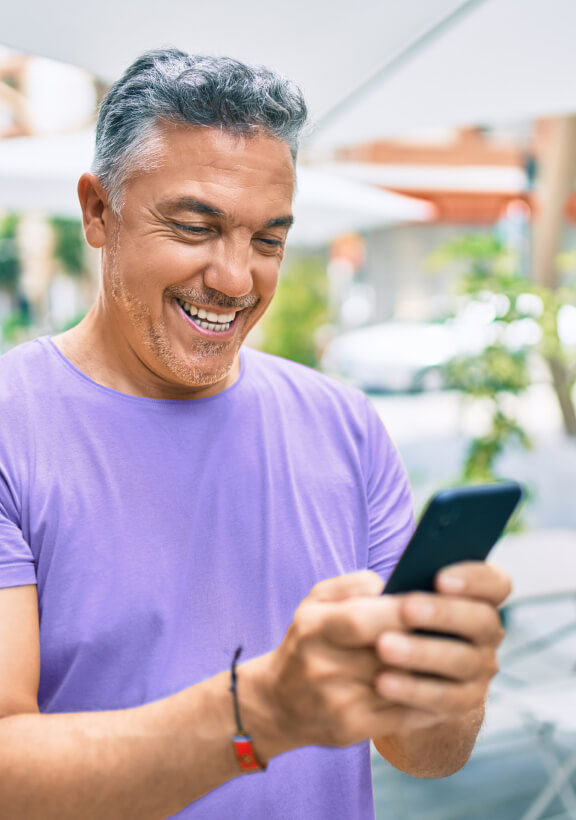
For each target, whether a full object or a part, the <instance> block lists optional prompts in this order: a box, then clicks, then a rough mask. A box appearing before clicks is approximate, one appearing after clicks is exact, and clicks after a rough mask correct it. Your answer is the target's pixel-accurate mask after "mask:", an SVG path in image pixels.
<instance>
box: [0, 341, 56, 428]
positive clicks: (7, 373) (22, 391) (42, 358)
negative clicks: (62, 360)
mask: <svg viewBox="0 0 576 820" xmlns="http://www.w3.org/2000/svg"><path fill="white" fill-rule="evenodd" d="M52 358H53V357H52V356H51V353H50V349H49V343H48V340H47V337H41V338H39V339H34V340H33V341H30V342H24V343H23V344H21V345H17V346H16V347H13V348H12V349H11V350H9V351H8V352H7V353H4V354H3V355H2V356H0V418H3V419H7V420H8V422H12V425H14V426H16V427H17V426H19V425H20V423H22V422H23V421H24V419H25V418H26V417H28V416H29V415H30V413H31V412H32V409H33V407H35V406H39V407H40V408H42V407H43V406H45V401H46V396H47V392H48V390H49V388H50V386H51V385H52V384H53V381H54V378H53V376H54V374H53V372H52V371H53V368H52V366H51V362H52ZM11 429H14V427H12V428H11Z"/></svg>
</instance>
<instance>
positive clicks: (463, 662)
mask: <svg viewBox="0 0 576 820" xmlns="http://www.w3.org/2000/svg"><path fill="white" fill-rule="evenodd" d="M510 589H511V584H510V580H509V578H508V576H507V575H505V573H503V572H502V571H501V570H499V569H498V568H497V567H495V566H492V565H490V564H485V563H481V562H474V563H461V564H454V565H453V566H451V567H449V568H448V569H445V570H443V571H442V572H441V573H439V574H438V576H437V579H436V590H437V594H426V593H411V594H409V595H406V596H404V599H403V601H402V605H401V610H400V612H401V617H402V619H403V621H404V622H405V624H406V627H407V628H408V629H409V630H422V629H423V630H428V631H431V632H436V633H446V634H447V635H454V636H457V637H459V638H463V639H464V640H454V639H453V638H452V639H451V638H449V637H448V638H444V637H428V636H426V635H421V634H413V633H412V632H409V633H406V632H390V631H388V632H385V633H383V634H382V635H381V636H380V638H379V639H378V641H377V644H376V652H377V654H378V657H379V659H380V660H381V661H382V663H383V664H384V665H385V668H384V670H383V671H382V672H381V673H379V674H378V676H377V678H376V684H375V685H376V690H377V691H378V692H379V693H380V694H381V695H382V696H383V697H384V698H385V699H386V700H387V701H390V702H392V703H394V704H398V705H404V706H408V707H412V708H414V709H418V710H422V711H424V712H426V713H428V714H429V716H430V720H429V722H428V721H425V722H426V723H428V725H434V724H436V723H439V722H443V721H454V720H458V718H460V717H464V716H465V715H466V714H467V713H470V712H471V711H475V710H478V709H479V708H481V707H482V706H483V704H484V701H485V698H486V695H487V692H488V686H489V683H490V680H491V679H492V678H493V676H494V675H495V674H496V672H497V671H498V662H497V659H496V650H497V649H498V647H499V645H500V643H501V642H502V639H503V637H504V630H503V628H502V625H501V621H500V616H499V614H498V606H499V605H500V604H502V602H503V601H504V600H505V599H506V597H507V596H508V595H509V593H510Z"/></svg>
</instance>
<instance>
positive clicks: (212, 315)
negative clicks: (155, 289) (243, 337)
mask: <svg viewBox="0 0 576 820" xmlns="http://www.w3.org/2000/svg"><path fill="white" fill-rule="evenodd" d="M176 301H177V302H178V304H179V305H180V307H181V308H182V310H183V311H184V312H185V313H186V315H187V316H189V317H190V319H191V320H192V321H193V322H194V324H195V325H198V326H199V327H201V328H203V329H204V330H212V331H215V332H216V333H222V332H223V331H225V330H229V329H230V326H231V325H232V323H233V322H234V319H235V318H236V314H237V313H238V311H236V310H233V311H230V312H228V313H216V312H215V311H212V310H205V309H204V308H197V307H196V305H191V304H190V302H185V301H184V300H183V299H176Z"/></svg>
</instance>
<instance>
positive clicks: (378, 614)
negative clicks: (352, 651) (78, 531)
mask: <svg viewBox="0 0 576 820" xmlns="http://www.w3.org/2000/svg"><path fill="white" fill-rule="evenodd" d="M316 614H317V617H318V618H319V621H320V623H319V625H318V628H319V629H320V630H321V632H322V634H323V635H324V637H325V638H326V640H328V641H329V642H330V643H332V644H334V645H336V646H338V647H349V648H352V647H362V646H364V647H374V644H375V642H376V640H377V638H378V636H379V635H380V634H381V633H382V632H385V631H388V630H390V629H391V630H394V631H396V632H401V631H403V630H405V629H406V626H405V624H404V622H403V619H402V616H401V614H400V597H398V598H396V597H394V596H391V595H379V596H378V597H376V598H369V597H365V598H350V599H348V600H345V601H338V602H336V603H329V604H322V605H321V607H318V609H317V613H316Z"/></svg>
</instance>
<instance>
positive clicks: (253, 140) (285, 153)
mask: <svg viewBox="0 0 576 820" xmlns="http://www.w3.org/2000/svg"><path fill="white" fill-rule="evenodd" d="M152 143H153V152H152V153H153V162H152V163H151V166H152V167H149V168H148V169H147V170H144V171H137V172H136V173H135V174H134V175H133V176H132V177H131V178H130V179H129V181H128V183H127V185H126V189H125V194H126V197H125V203H126V204H128V200H129V199H132V200H134V199H139V200H140V201H141V202H147V203H149V204H154V206H160V205H162V207H164V205H163V203H170V202H177V201H179V200H180V199H184V198H185V197H187V196H188V197H195V198H198V199H202V200H205V201H207V202H209V203H211V204H213V205H214V206H215V207H216V208H218V210H222V211H224V212H228V211H229V210H230V209H232V210H234V208H235V207H238V206H240V205H243V206H247V205H251V206H252V209H255V208H256V209H257V208H258V207H259V209H260V210H264V211H266V212H268V211H269V210H270V209H272V210H279V211H280V212H281V213H280V214H279V215H284V214H285V213H289V212H290V210H291V202H292V197H293V194H294V183H295V180H294V174H295V172H294V163H293V160H292V156H291V153H290V149H289V147H288V145H287V144H286V143H284V142H282V141H281V140H278V139H275V138H273V137H270V136H268V135H265V134H262V133H257V134H255V135H254V136H250V137H243V136H237V135H235V134H230V133H229V132H226V131H221V130H219V129H214V128H202V127H187V126H172V125H170V126H166V127H163V128H162V129H161V131H160V132H159V134H158V138H157V139H156V138H155V139H153V141H152ZM274 215H275V214H274Z"/></svg>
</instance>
